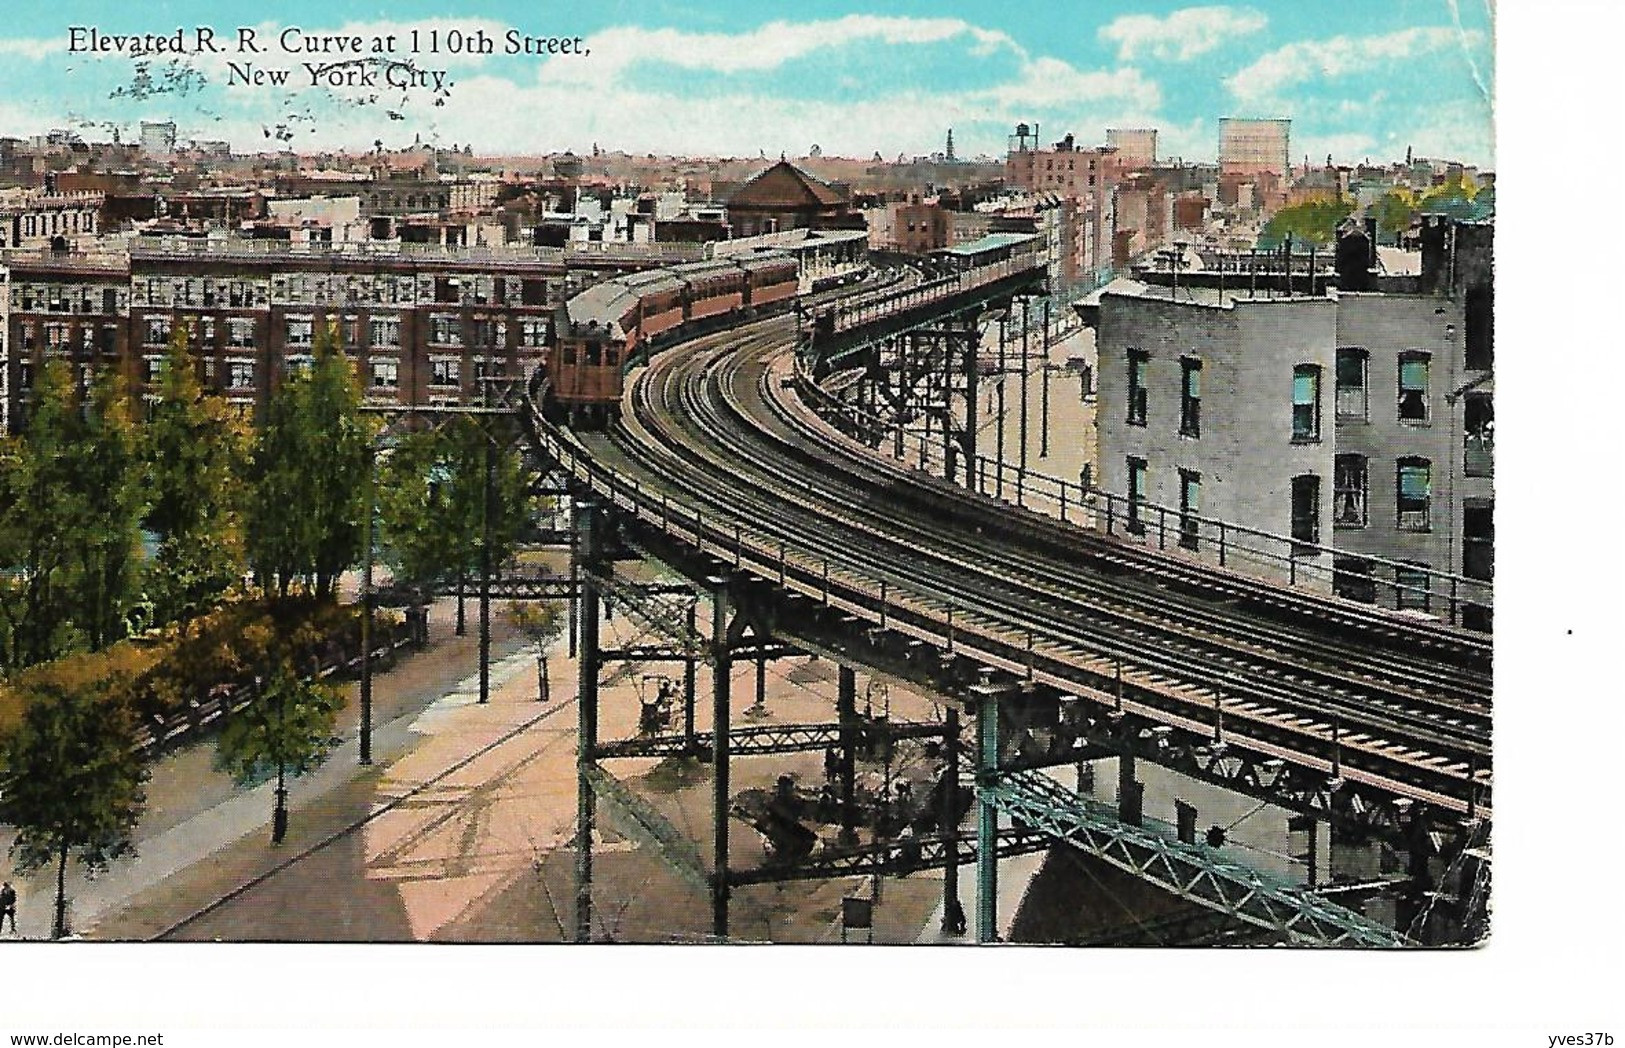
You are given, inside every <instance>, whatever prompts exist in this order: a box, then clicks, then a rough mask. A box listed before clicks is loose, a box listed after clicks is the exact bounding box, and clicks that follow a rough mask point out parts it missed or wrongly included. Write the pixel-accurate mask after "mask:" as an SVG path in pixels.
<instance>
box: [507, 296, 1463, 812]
mask: <svg viewBox="0 0 1625 1048" xmlns="http://www.w3.org/2000/svg"><path fill="white" fill-rule="evenodd" d="M790 346H791V336H790V332H789V330H788V326H787V325H785V324H784V323H782V322H764V323H762V324H757V325H751V326H749V327H748V328H746V329H744V330H737V331H734V332H731V333H729V334H728V335H724V336H716V337H712V338H708V339H702V340H700V341H698V342H696V343H692V344H690V345H689V346H687V347H683V348H680V349H677V350H673V351H671V352H669V353H667V354H664V355H662V356H661V357H659V358H657V359H656V361H655V363H654V365H653V366H652V367H651V368H649V369H648V370H647V372H645V373H644V374H643V375H641V376H640V378H639V381H638V382H636V383H635V385H634V386H633V388H632V389H631V391H630V393H629V401H630V403H629V405H628V410H627V411H626V412H625V419H624V421H623V423H622V426H621V428H619V429H618V430H616V431H614V432H613V433H612V434H611V435H610V437H609V439H607V440H594V441H592V442H591V443H590V444H589V443H588V442H586V441H584V440H583V439H582V438H578V437H576V436H575V435H573V434H570V433H568V432H566V431H562V430H556V429H552V428H551V427H548V426H546V424H545V423H542V422H541V420H540V419H537V420H536V421H537V423H538V426H539V428H538V440H539V441H540V442H541V443H542V444H543V445H544V447H545V448H546V449H547V450H548V452H549V453H550V454H552V455H553V456H554V457H556V458H558V459H559V460H560V461H561V462H563V463H564V464H565V468H566V470H567V471H568V472H570V473H571V474H572V476H573V477H574V478H575V480H576V481H577V482H578V483H580V484H582V485H583V486H584V487H586V488H589V489H591V490H593V491H595V492H597V493H598V494H599V495H600V496H602V497H605V498H607V500H608V501H609V502H610V503H612V504H613V505H614V506H616V507H617V508H618V509H620V510H623V511H625V512H627V513H628V514H629V515H630V516H632V517H633V518H635V519H638V520H640V521H642V522H643V523H645V524H647V525H649V526H652V527H654V528H657V529H659V530H660V531H662V532H663V533H665V534H666V535H668V536H671V537H673V538H675V539H676V540H678V541H680V542H683V543H685V544H687V545H688V546H690V547H692V548H695V549H698V550H700V551H702V552H704V553H706V554H708V555H710V556H712V557H714V558H715V559H717V560H718V561H721V562H723V563H732V564H734V565H736V566H737V567H738V568H739V569H741V570H743V571H745V572H746V573H748V574H752V575H755V576H757V577H759V578H764V579H767V580H769V581H772V582H775V583H780V584H782V585H783V586H784V587H785V588H786V589H788V590H790V591H792V592H799V593H801V594H802V595H803V596H804V597H810V598H812V599H813V600H815V601H817V602H819V603H820V604H823V605H826V606H831V607H834V608H836V609H837V610H838V611H839V612H841V613H844V614H848V615H851V616H853V618H854V619H862V620H866V621H868V622H870V623H873V624H876V625H879V626H880V627H883V628H887V629H892V630H896V631H898V632H901V633H903V634H905V635H908V636H912V637H914V638H916V639H918V640H921V641H924V642H925V643H928V644H933V645H935V646H937V647H939V648H942V649H944V650H948V651H954V650H957V651H958V652H960V653H961V654H965V655H967V656H970V657H974V658H977V659H978V660H980V661H981V662H982V663H983V664H985V665H988V666H992V667H994V668H997V669H1000V670H1002V671H1005V672H1007V673H1010V674H1012V675H1014V676H1016V677H1017V678H1018V679H1025V680H1027V681H1032V682H1035V683H1040V684H1045V685H1048V686H1050V687H1053V688H1056V689H1058V690H1060V691H1062V692H1064V693H1067V694H1074V695H1079V696H1081V697H1084V698H1086V699H1092V700H1094V701H1096V702H1103V703H1106V704H1108V705H1114V706H1115V707H1116V708H1117V709H1119V710H1122V711H1125V712H1130V713H1134V714H1136V715H1142V716H1145V717H1147V718H1149V719H1151V720H1153V721H1157V722H1160V723H1167V724H1172V725H1174V726H1176V727H1181V728H1195V729H1198V730H1202V729H1206V730H1211V731H1213V732H1214V734H1215V737H1216V739H1218V740H1219V741H1221V742H1226V743H1227V744H1230V745H1240V746H1243V747H1248V748H1251V749H1253V750H1254V751H1256V752H1260V753H1262V754H1263V755H1265V756H1266V757H1268V758H1271V759H1283V760H1287V761H1290V762H1294V763H1297V764H1300V765H1305V766H1307V767H1309V768H1310V769H1311V770H1315V771H1318V772H1319V773H1321V774H1324V775H1326V776H1327V777H1328V778H1330V779H1338V778H1347V779H1351V780H1354V781H1360V782H1363V783H1365V784H1367V785H1369V786H1373V787H1375V788H1378V789H1381V790H1385V791H1390V792H1392V793H1394V794H1396V795H1398V796H1402V797H1407V798H1410V799H1412V800H1418V801H1424V802H1426V803H1429V804H1433V805H1438V806H1440V807H1442V808H1444V809H1446V810H1452V811H1457V812H1459V813H1462V814H1467V813H1469V812H1471V813H1473V814H1475V815H1477V816H1479V817H1488V815H1489V799H1490V792H1489V791H1490V783H1491V780H1490V775H1489V768H1490V763H1489V685H1488V674H1487V668H1486V671H1485V672H1484V673H1483V674H1482V675H1479V674H1477V673H1475V672H1473V669H1474V664H1475V663H1476V662H1477V661H1478V660H1479V659H1480V658H1481V657H1486V656H1487V645H1486V644H1485V643H1484V642H1483V641H1482V639H1481V638H1477V637H1473V636H1470V635H1466V634H1465V633H1464V631H1453V630H1448V629H1444V628H1438V627H1433V628H1429V627H1428V626H1427V625H1425V624H1418V623H1410V622H1407V621H1403V620H1400V621H1391V620H1388V619H1385V618H1383V617H1381V616H1379V615H1374V614H1373V613H1371V612H1369V611H1366V610H1364V609H1361V608H1358V607H1349V606H1345V605H1344V603H1343V602H1337V601H1332V600H1328V599H1323V598H1316V597H1314V596H1311V595H1304V594H1296V593H1292V592H1290V591H1285V590H1283V589H1282V588H1280V587H1276V586H1270V585H1268V584H1264V583H1257V582H1253V581H1252V580H1247V579H1245V577H1243V576H1239V575H1235V574H1233V573H1225V572H1216V571H1213V570H1211V569H1207V568H1203V567H1201V566H1194V565H1185V564H1177V563H1174V564H1169V563H1163V562H1160V561H1157V560H1156V559H1155V558H1152V557H1148V556H1147V554H1145V553H1144V552H1142V551H1138V550H1136V549H1134V548H1133V547H1129V546H1126V545H1124V544H1121V543H1114V542H1110V541H1108V540H1105V539H1102V538H1100V537H1098V536H1095V535H1093V533H1090V532H1087V530H1086V529H1081V528H1074V529H1073V530H1072V531H1070V532H1065V531H1063V532H1060V533H1059V534H1058V533H1057V529H1056V527H1055V525H1054V522H1052V521H1048V520H1039V519H1034V520H1025V519H1021V518H1020V516H1019V515H1015V516H1014V521H1013V524H1012V523H1011V520H1012V515H1011V514H1009V513H1008V510H1003V511H1001V512H1002V516H1003V518H1004V521H1005V523H1004V525H1003V526H1000V527H998V528H996V530H994V531H993V532H992V533H988V529H987V525H988V523H989V522H988V521H987V519H986V516H987V514H986V511H985V507H980V506H974V505H973V506H970V507H967V505H966V503H965V501H963V500H970V501H971V502H972V503H974V502H975V496H974V495H972V494H971V493H968V492H961V491H959V489H957V488H951V487H950V486H946V485H942V486H932V485H931V484H928V483H926V482H925V481H924V478H921V477H919V476H918V474H914V475H912V476H909V475H907V471H905V470H903V469H901V468H898V467H895V466H894V464H889V463H887V462H885V461H884V460H883V458H882V457H880V456H876V455H873V453H869V452H867V449H862V448H861V446H859V445H856V444H855V443H854V442H851V441H848V440H846V439H845V438H843V437H840V436H839V434H837V433H835V432H834V431H833V430H831V429H829V428H828V427H827V426H824V425H823V424H822V423H821V422H820V421H819V420H817V419H816V417H815V416H813V415H812V413H811V412H810V410H807V409H805V406H804V405H802V406H801V407H799V408H798V406H797V403H798V398H795V397H794V396H789V397H787V396H785V392H786V391H785V389H784V385H785V381H786V380H787V379H788V380H790V381H791V384H792V385H793V382H794V376H793V373H792V370H791V369H792V368H793V363H792V361H791V353H790ZM809 461H816V462H818V463H820V469H819V470H817V471H814V470H809V469H808V468H807V465H808V462H809ZM944 488H947V490H946V491H945V490H943V489H944ZM949 492H952V493H953V494H952V498H948V497H946V496H947V495H948V493H949ZM922 500H923V501H924V502H925V503H926V504H927V505H930V504H934V505H936V507H937V514H936V516H937V519H930V518H928V517H926V516H925V515H924V514H922V513H921V512H920V508H919V504H920V502H921V501H922ZM888 503H889V505H888ZM911 503H912V505H911ZM967 508H969V509H979V510H982V512H980V513H970V515H969V516H968V517H966V516H964V514H966V512H967ZM944 510H946V512H944ZM1035 516H1036V515H1035ZM943 517H952V518H954V519H952V520H943V519H941V518H943ZM976 529H980V530H981V532H982V533H981V534H976V533H975V532H976ZM1080 541H1081V542H1082V544H1083V547H1084V548H1083V549H1082V550H1081V551H1080V549H1079V548H1078V546H1079V543H1080ZM1082 554H1086V555H1087V556H1086V558H1084V557H1082V556H1081V555H1082ZM1080 559H1086V560H1087V563H1086V564H1084V565H1081V566H1080V564H1079V561H1080ZM1148 562H1149V567H1150V568H1151V569H1152V570H1153V571H1154V572H1155V574H1153V575H1151V576H1150V577H1149V578H1137V577H1136V576H1137V575H1138V574H1140V573H1143V572H1145V571H1146V570H1147V568H1148ZM1091 572H1099V573H1100V574H1101V575H1102V576H1104V577H1103V578H1094V579H1091V578H1090V574H1091ZM1238 607H1239V608H1241V610H1240V611H1238V610H1236V609H1237V608H1238ZM1295 620H1296V621H1295ZM1350 629H1353V630H1354V631H1355V632H1356V633H1357V634H1358V635H1357V636H1356V637H1355V639H1353V640H1350V639H1349V637H1348V635H1347V634H1348V632H1349V630H1350ZM1484 660H1485V662H1487V658H1485V659H1484ZM1464 664H1465V665H1464Z"/></svg>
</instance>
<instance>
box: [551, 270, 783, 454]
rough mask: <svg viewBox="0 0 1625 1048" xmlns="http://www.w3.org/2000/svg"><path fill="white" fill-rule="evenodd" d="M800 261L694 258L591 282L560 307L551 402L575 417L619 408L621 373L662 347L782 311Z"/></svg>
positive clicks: (602, 415)
mask: <svg viewBox="0 0 1625 1048" xmlns="http://www.w3.org/2000/svg"><path fill="white" fill-rule="evenodd" d="M796 294H797V264H796V260H795V259H793V258H789V257H786V256H784V255H781V254H778V253H771V254H763V255H759V256H753V257H751V258H748V259H737V260H736V259H717V260H713V261H707V262H693V263H688V264H686V265H681V266H674V267H671V268H669V269H654V270H647V271H644V272H641V273H632V274H628V275H626V276H621V277H616V278H615V279H613V280H606V281H604V282H603V283H600V284H595V285H593V286H592V287H590V288H587V289H586V290H585V291H582V292H581V293H580V294H578V295H576V296H574V297H573V298H571V299H570V300H569V301H568V302H566V303H565V304H564V305H563V306H561V307H560V311H559V315H558V317H557V319H556V322H555V332H556V334H555V344H554V346H553V347H552V348H551V349H550V351H549V353H548V354H547V358H546V366H545V372H546V379H547V381H548V383H549V385H550V394H549V398H550V402H551V403H552V404H553V405H554V407H555V408H556V409H557V410H559V411H561V412H563V413H565V414H566V415H568V417H569V418H571V419H573V420H575V421H577V422H583V421H588V422H590V421H606V420H608V419H609V418H612V417H613V416H614V414H615V412H616V411H617V410H618V408H619V405H620V400H621V392H622V389H623V388H624V376H625V373H626V371H627V369H629V368H630V367H632V366H633V365H635V364H637V363H638V362H639V361H641V360H647V359H648V354H649V353H650V352H652V351H653V350H655V349H658V348H659V347H660V346H662V345H665V344H668V343H671V342H675V341H678V340H681V339H685V338H692V337H694V336H695V335H697V334H700V333H702V332H704V331H706V330H710V329H713V328H717V327H721V326H724V325H726V324H729V323H733V322H736V321H737V320H739V319H743V318H744V317H746V316H756V315H760V314H761V313H763V312H771V311H776V310H779V309H783V308H786V307H787V305H788V303H789V302H791V301H792V300H794V298H795V296H796Z"/></svg>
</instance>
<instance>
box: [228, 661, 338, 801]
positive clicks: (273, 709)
mask: <svg viewBox="0 0 1625 1048" xmlns="http://www.w3.org/2000/svg"><path fill="white" fill-rule="evenodd" d="M343 706H344V697H343V695H342V694H340V692H339V690H338V689H337V688H335V687H333V686H332V685H330V684H324V683H322V682H321V681H315V680H306V679H303V678H301V677H300V676H299V674H298V673H297V672H296V671H295V670H294V668H293V666H292V665H291V664H289V663H288V662H286V661H283V662H279V663H277V664H276V665H275V667H274V668H273V669H272V671H271V674H270V676H269V677H267V678H264V679H263V681H262V684H261V686H260V687H259V689H258V691H257V692H256V694H255V696H254V698H253V700H252V701H251V702H249V703H248V704H247V705H246V706H244V707H243V708H242V709H241V710H240V711H238V712H237V713H236V714H234V715H233V716H232V717H231V719H230V720H228V721H227V722H226V725H225V727H224V728H222V729H221V731H220V741H219V744H218V748H217V750H216V764H217V765H218V767H219V768H220V769H221V770H222V771H224V772H226V773H227V774H229V775H230V776H231V777H232V778H233V779H234V780H235V781H236V782H237V783H239V784H247V783H257V782H263V781H265V780H266V779H267V778H269V777H271V776H272V775H274V774H276V773H277V772H278V771H279V770H282V771H285V772H286V773H287V774H288V775H290V776H295V777H297V776H300V775H303V774H305V773H306V772H309V771H312V770H313V769H315V768H317V767H318V766H320V765H321V763H322V762H323V761H324V760H326V759H327V755H328V753H329V752H330V751H331V750H332V749H333V747H334V746H336V745H338V742H339V740H338V739H337V738H336V737H335V736H334V734H333V731H334V726H335V725H336V724H337V722H338V713H339V710H340V709H342V708H343Z"/></svg>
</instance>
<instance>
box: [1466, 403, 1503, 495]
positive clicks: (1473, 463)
mask: <svg viewBox="0 0 1625 1048" xmlns="http://www.w3.org/2000/svg"><path fill="white" fill-rule="evenodd" d="M1462 421H1463V423H1464V425H1465V428H1466V430H1467V432H1466V438H1465V439H1466V454H1465V455H1464V456H1463V460H1462V468H1463V472H1465V473H1466V474H1467V475H1468V476H1469V477H1489V476H1493V475H1494V474H1495V401H1494V398H1493V397H1492V396H1491V395H1490V394H1488V393H1469V394H1467V396H1466V399H1465V400H1464V401H1463V404H1462Z"/></svg>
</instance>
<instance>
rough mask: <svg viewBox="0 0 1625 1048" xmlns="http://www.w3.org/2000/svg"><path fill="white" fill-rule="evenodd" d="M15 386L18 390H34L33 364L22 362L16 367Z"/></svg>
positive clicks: (28, 361) (29, 361) (26, 361)
mask: <svg viewBox="0 0 1625 1048" xmlns="http://www.w3.org/2000/svg"><path fill="white" fill-rule="evenodd" d="M17 386H18V388H20V389H33V388H34V362H33V361H31V360H23V361H19V362H18V366H17Z"/></svg>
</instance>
